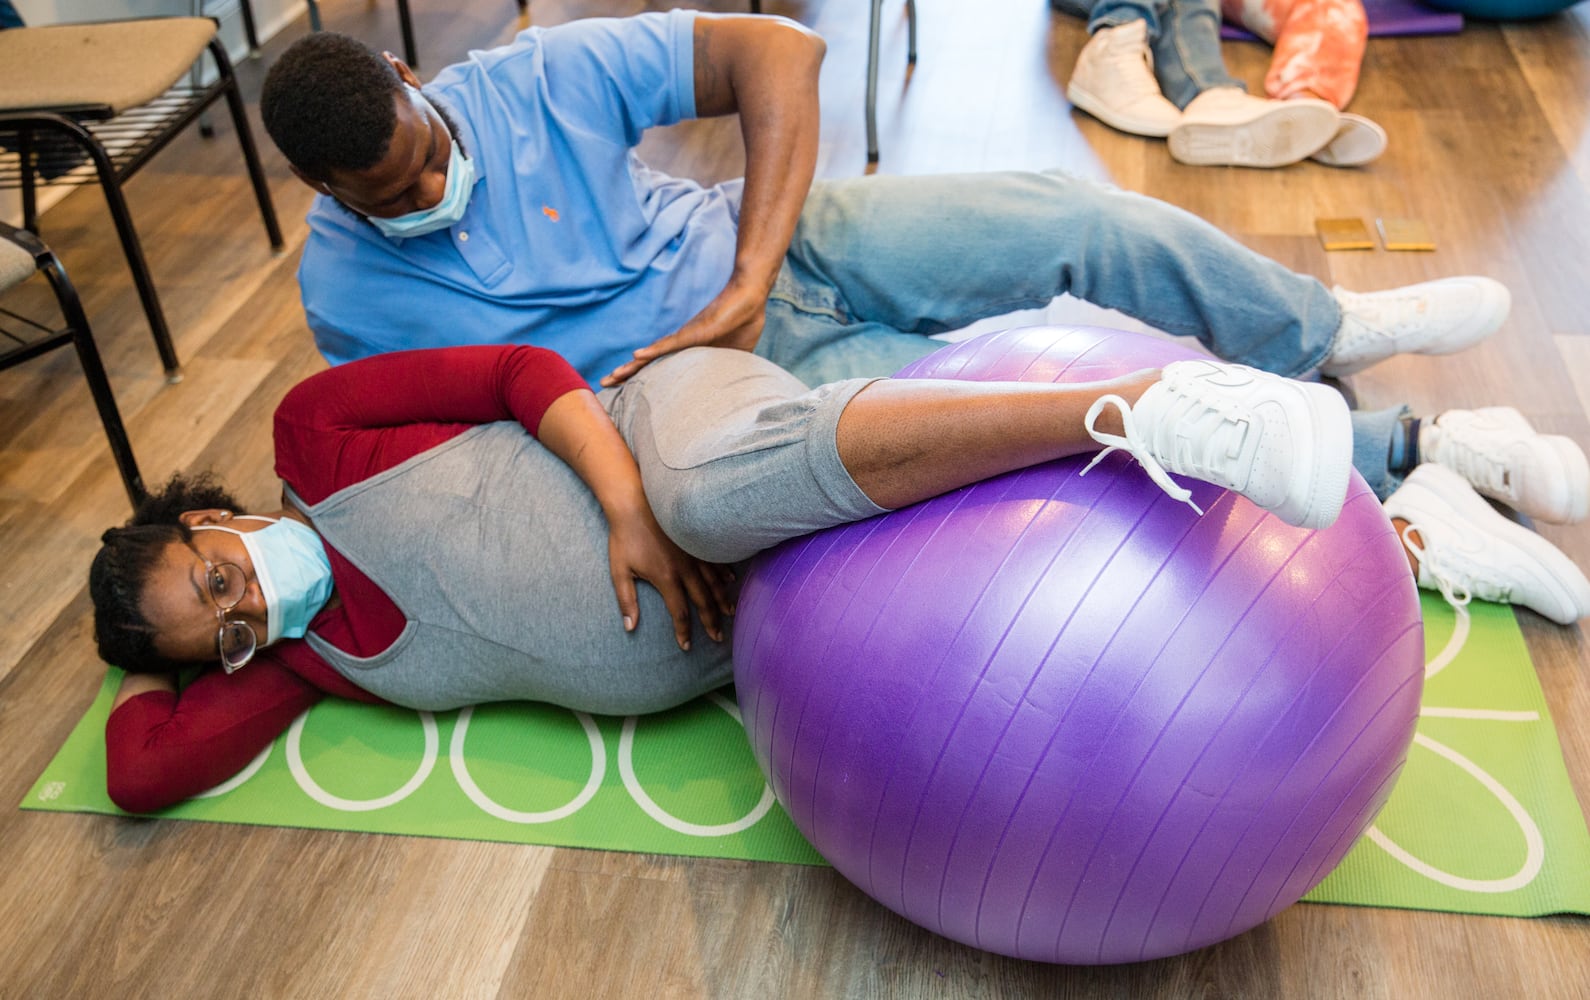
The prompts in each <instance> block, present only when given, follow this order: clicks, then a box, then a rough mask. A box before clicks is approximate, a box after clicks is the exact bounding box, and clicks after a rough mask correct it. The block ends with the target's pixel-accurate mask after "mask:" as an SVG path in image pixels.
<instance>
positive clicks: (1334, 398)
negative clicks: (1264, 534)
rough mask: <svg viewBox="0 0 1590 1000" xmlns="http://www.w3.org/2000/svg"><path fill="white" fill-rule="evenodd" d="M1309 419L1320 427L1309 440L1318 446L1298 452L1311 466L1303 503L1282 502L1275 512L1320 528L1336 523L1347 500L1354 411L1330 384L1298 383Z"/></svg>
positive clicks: (1305, 525)
mask: <svg viewBox="0 0 1590 1000" xmlns="http://www.w3.org/2000/svg"><path fill="white" fill-rule="evenodd" d="M1298 389H1299V391H1300V393H1301V396H1302V400H1303V402H1304V404H1305V405H1306V406H1307V407H1308V414H1309V421H1310V424H1311V426H1312V427H1314V428H1315V429H1316V430H1317V431H1320V430H1323V431H1324V433H1316V434H1314V435H1313V436H1312V437H1311V438H1310V439H1309V440H1310V441H1311V442H1313V444H1314V445H1317V447H1310V448H1308V449H1307V450H1304V451H1301V452H1299V455H1298V457H1299V458H1300V459H1301V461H1302V462H1303V463H1304V468H1307V469H1308V470H1310V473H1311V475H1310V478H1309V481H1308V484H1307V488H1306V489H1305V490H1304V491H1303V494H1304V496H1305V498H1306V499H1305V500H1304V502H1303V503H1302V504H1301V505H1297V504H1282V505H1281V506H1280V507H1277V508H1275V515H1276V516H1277V517H1279V518H1281V519H1282V520H1284V521H1286V522H1287V523H1289V524H1295V525H1297V526H1298V527H1300V528H1311V529H1315V530H1318V529H1320V528H1328V527H1330V526H1331V525H1332V524H1333V523H1335V521H1336V518H1337V517H1338V516H1339V515H1340V514H1341V512H1342V505H1343V504H1344V503H1346V501H1347V485H1348V481H1349V480H1350V478H1351V475H1352V467H1353V434H1352V413H1351V412H1350V411H1349V410H1348V408H1347V400H1345V399H1343V398H1342V395H1341V393H1339V392H1337V391H1336V390H1335V389H1332V388H1330V387H1328V386H1323V385H1305V384H1301V383H1300V384H1298ZM1332 428H1335V431H1334V432H1333V431H1332Z"/></svg>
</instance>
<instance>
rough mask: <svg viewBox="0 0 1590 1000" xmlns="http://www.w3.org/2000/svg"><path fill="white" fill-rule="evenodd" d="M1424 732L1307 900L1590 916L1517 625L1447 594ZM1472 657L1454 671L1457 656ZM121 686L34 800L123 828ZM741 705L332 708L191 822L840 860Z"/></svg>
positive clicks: (100, 704)
mask: <svg viewBox="0 0 1590 1000" xmlns="http://www.w3.org/2000/svg"><path fill="white" fill-rule="evenodd" d="M1424 609H1425V616H1426V622H1427V627H1426V642H1427V645H1428V647H1429V654H1430V657H1431V659H1432V666H1431V669H1430V674H1431V676H1430V679H1429V682H1428V684H1427V686H1426V690H1425V708H1424V713H1423V717H1422V718H1421V720H1420V723H1419V733H1418V737H1417V740H1416V742H1415V745H1414V747H1413V749H1412V751H1410V754H1409V759H1408V764H1407V767H1406V769H1405V770H1404V772H1403V775H1402V778H1401V780H1400V781H1399V783H1398V785H1397V788H1396V791H1395V793H1394V794H1393V795H1392V798H1391V801H1390V803H1389V804H1388V805H1387V807H1386V809H1385V810H1384V812H1383V813H1382V814H1381V816H1380V817H1379V818H1378V819H1377V820H1376V822H1375V825H1374V827H1373V829H1372V830H1371V831H1370V832H1369V833H1368V834H1367V835H1366V836H1365V837H1364V838H1363V839H1362V840H1361V841H1360V842H1359V843H1358V844H1357V846H1355V847H1354V849H1353V851H1352V852H1351V853H1350V854H1349V855H1348V857H1347V859H1346V860H1345V861H1344V862H1343V863H1342V865H1341V866H1340V867H1339V868H1338V869H1337V870H1336V871H1335V872H1334V873H1332V874H1331V875H1330V876H1329V877H1327V878H1326V879H1325V881H1324V882H1323V883H1321V884H1320V886H1319V887H1318V888H1316V889H1315V890H1314V892H1312V893H1310V894H1309V896H1308V897H1307V898H1308V899H1311V900H1316V901H1320V902H1332V903H1355V904H1360V905H1366V906H1395V907H1410V908H1416V909H1436V910H1452V911H1457V912H1463V913H1492V914H1503V915H1510V916H1539V915H1543V914H1548V913H1561V912H1576V913H1590V833H1587V831H1586V829H1585V820H1584V816H1583V814H1582V813H1581V812H1580V809H1579V805H1578V803H1577V802H1576V801H1575V799H1574V794H1573V789H1572V786H1571V785H1570V784H1569V782H1568V775H1567V771H1566V769H1565V768H1564V766H1563V761H1562V751H1561V749H1560V748H1559V746H1558V744H1557V737H1556V733H1555V731H1554V730H1553V729H1552V724H1551V718H1550V716H1549V714H1548V713H1547V710H1546V703H1545V699H1544V697H1543V696H1542V694H1541V690H1540V685H1539V683H1538V682H1537V681H1536V679H1535V673H1534V669H1533V668H1532V666H1531V665H1530V662H1529V656H1528V653H1527V651H1526V649H1525V647H1524V642H1523V636H1522V635H1520V633H1519V631H1518V626H1517V625H1516V623H1515V622H1514V620H1513V615H1512V611H1511V610H1510V609H1508V608H1504V607H1497V606H1492V605H1474V606H1473V608H1472V627H1471V628H1470V629H1469V630H1468V634H1467V636H1466V638H1464V637H1462V636H1459V638H1460V639H1462V645H1461V649H1460V650H1458V651H1457V653H1456V656H1455V658H1451V657H1450V656H1443V650H1445V649H1446V648H1447V646H1448V640H1449V639H1450V638H1451V637H1453V635H1454V632H1455V624H1456V619H1455V616H1454V615H1453V613H1452V611H1451V610H1450V609H1449V608H1447V606H1446V605H1445V604H1443V603H1442V602H1441V601H1440V600H1438V599H1431V598H1430V597H1429V596H1428V595H1426V598H1425V602H1424ZM1446 659H1450V662H1447V663H1446V664H1445V665H1444V666H1442V663H1443V661H1444V660H1446ZM118 681H119V675H118V674H117V673H116V672H115V671H111V676H109V677H107V678H106V681H105V684H104V686H103V687H102V688H101V690H100V693H99V697H98V698H97V699H96V700H95V702H94V704H93V706H92V707H91V708H90V709H89V711H88V714H87V715H86V716H85V717H84V718H83V720H82V721H81V722H80V723H79V724H78V726H77V728H76V729H75V730H74V731H73V732H72V734H71V736H70V737H69V738H68V739H67V741H66V745H65V746H63V747H62V748H61V751H60V752H59V753H58V754H57V755H56V757H55V759H54V760H53V761H52V762H51V763H50V765H49V767H48V768H47V769H46V770H45V772H44V774H43V775H42V776H41V777H40V778H39V780H38V781H37V782H36V783H35V784H34V786H33V788H32V790H31V791H29V793H28V795H27V798H26V800H25V801H24V802H23V803H22V807H23V808H25V809H42V810H57V811H73V812H96V813H111V814H114V813H118V812H119V810H117V809H116V807H115V806H113V805H112V804H111V802H110V800H109V799H108V798H107V797H106V795H105V765H104V743H103V736H102V734H103V732H104V724H105V717H106V715H107V714H108V712H109V710H110V703H111V699H112V697H113V693H114V691H115V689H116V686H117V683H118ZM738 715H739V713H738V709H737V708H736V707H735V705H734V703H733V702H732V701H731V700H730V699H729V698H726V697H724V696H723V695H721V694H713V695H709V696H707V697H706V698H703V699H700V700H698V701H696V702H694V703H692V704H690V705H686V706H684V707H682V708H679V709H676V710H674V711H672V712H667V713H662V714H659V715H652V716H645V717H642V718H639V719H635V718H626V719H620V718H593V717H590V716H585V715H580V714H576V713H570V712H567V711H562V710H559V709H554V708H550V707H547V706H544V705H530V704H504V705H490V706H485V707H482V708H477V709H465V710H462V711H459V712H449V713H443V714H438V715H434V716H432V715H430V714H428V713H415V712H410V711H406V710H403V709H395V708H375V707H371V706H367V705H358V704H354V703H351V702H339V701H328V702H325V703H323V704H321V705H319V706H317V707H315V708H314V709H312V710H311V711H310V712H308V713H307V714H306V715H305V716H303V717H302V718H300V719H299V720H298V721H297V722H296V723H295V724H294V725H293V727H292V729H291V730H290V731H289V732H287V733H286V734H284V735H283V736H281V737H279V738H278V739H277V740H276V742H275V744H274V745H272V746H271V747H270V748H269V749H268V750H267V751H266V752H265V753H264V754H262V755H261V756H260V758H259V759H257V760H256V761H255V762H254V763H253V764H251V765H250V766H249V767H248V768H247V769H245V770H244V772H243V773H242V774H240V775H238V777H236V778H234V779H233V780H231V781H229V782H227V783H226V784H225V785H222V786H221V787H220V788H219V789H217V790H215V791H213V792H212V793H211V794H209V795H208V796H206V797H203V798H199V799H195V800H191V801H189V802H185V803H182V804H181V805H178V806H176V807H174V808H172V809H170V810H168V811H167V812H166V813H165V814H164V815H166V816H168V817H171V818H176V819H194V820H209V821H212V822H223V823H252V824H258V825H269V826H300V827H313V828H320V829H332V830H362V831H366V832H371V833H398V834H410V835H417V836H429V837H453V838H460V839H469V840H492V841H507V842H511V843H525V844H553V845H559V846H570V847H590V848H603V849H608V850H622V851H645V852H656V853H662V854H682V855H696V856H704V857H722V858H742V859H747V860H756V861H782V862H790V863H797V864H822V859H821V858H819V857H818V856H817V854H816V852H815V851H813V850H812V848H811V847H810V846H809V845H808V844H807V843H806V842H805V840H803V839H802V838H801V836H800V834H799V832H798V831H796V830H795V828H794V826H793V825H792V824H791V823H790V821H789V819H788V818H787V817H786V816H785V815H784V812H783V810H782V809H780V808H779V807H778V805H777V804H776V803H775V802H774V801H773V797H772V794H771V793H770V792H769V791H768V789H767V786H766V785H765V784H764V783H763V781H762V777H761V775H760V774H759V773H758V771H757V768H756V762H755V760H754V759H753V758H752V756H751V751H750V748H749V746H748V745H747V743H746V740H745V737H744V734H743V732H742V731H741V729H740V727H739V723H738Z"/></svg>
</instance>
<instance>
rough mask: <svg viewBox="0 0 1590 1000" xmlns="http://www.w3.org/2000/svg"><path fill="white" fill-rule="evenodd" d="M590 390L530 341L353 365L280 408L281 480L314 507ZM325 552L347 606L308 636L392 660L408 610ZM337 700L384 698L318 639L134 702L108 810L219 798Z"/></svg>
mask: <svg viewBox="0 0 1590 1000" xmlns="http://www.w3.org/2000/svg"><path fill="white" fill-rule="evenodd" d="M586 388H587V385H586V382H585V380H584V379H582V378H580V376H579V374H578V373H577V372H575V371H574V369H573V368H571V367H570V366H569V365H568V364H567V363H566V362H565V361H564V360H563V359H562V358H561V357H559V356H558V355H556V354H553V353H552V352H550V351H546V350H543V349H541V348H538V347H529V346H525V345H492V346H481V347H449V348H441V349H437V350H429V351H403V352H399V353H395V354H384V355H378V356H376V357H371V358H365V359H363V360H360V361H354V362H351V363H349V364H346V365H342V366H340V367H337V368H332V369H330V370H328V371H324V372H321V373H319V374H318V375H314V376H312V377H310V378H308V379H305V380H304V381H303V382H301V383H300V384H299V385H297V386H296V387H294V388H293V389H292V391H290V392H289V393H288V394H287V395H286V397H285V398H283V400H282V402H281V405H280V406H278V407H277V409H276V420H275V428H274V433H275V443H276V473H277V475H278V476H280V477H281V479H282V481H283V482H284V483H286V484H287V485H289V486H291V487H292V489H293V491H294V492H295V493H297V494H298V496H299V498H300V499H302V500H303V501H304V503H306V504H316V503H319V502H320V501H322V500H324V499H326V498H327V497H329V496H331V495H332V494H333V493H336V492H337V491H338V490H341V489H344V488H346V487H348V486H351V485H353V484H355V483H358V482H362V481H363V480H365V479H368V478H369V477H371V476H374V475H376V474H377V473H380V472H384V471H385V470H387V469H390V468H392V467H393V466H395V465H398V464H400V463H402V462H404V461H406V460H408V459H409V458H412V457H413V456H415V455H418V454H420V453H421V452H424V451H427V450H429V449H431V448H434V447H435V446H436V445H438V444H441V443H442V442H444V441H447V440H448V439H450V438H452V437H454V436H456V435H458V434H461V433H463V432H464V431H466V430H468V429H469V428H470V427H474V426H476V425H478V424H485V423H495V422H497V421H504V420H513V421H517V422H518V423H520V424H521V425H523V426H524V428H525V429H526V430H527V431H529V432H530V433H531V434H532V435H534V434H536V433H537V431H538V430H539V428H540V425H541V418H542V417H543V416H544V415H545V414H546V411H547V408H548V407H549V406H551V405H552V402H553V401H554V400H556V399H557V398H558V397H559V396H562V395H564V394H565V393H567V392H570V391H573V390H577V389H586ZM326 554H327V555H328V556H329V557H330V560H331V575H332V578H333V580H334V581H335V583H336V589H337V595H338V596H339V597H340V598H341V602H340V604H339V605H338V606H337V607H335V608H329V609H326V610H322V611H321V612H320V613H319V614H318V615H316V616H315V619H314V620H313V621H312V622H311V623H310V628H311V629H312V630H313V631H314V632H315V633H316V634H317V635H319V636H320V637H321V638H323V639H325V640H327V641H329V642H330V643H331V644H332V645H334V646H336V647H337V648H339V649H342V650H345V651H347V652H349V653H351V654H353V655H355V656H361V657H367V656H373V655H375V654H377V653H379V652H381V651H382V650H384V649H386V648H387V647H388V646H389V645H391V643H392V642H393V641H394V640H395V639H396V638H397V637H398V634H399V633H400V632H401V631H402V630H403V625H404V615H403V611H402V609H400V608H399V607H398V606H397V605H396V604H395V603H393V601H392V599H391V598H390V597H388V596H387V595H386V593H385V592H383V591H382V590H381V588H380V587H378V586H376V584H375V583H374V582H373V581H371V580H370V578H369V577H367V576H365V575H364V574H363V573H361V572H360V571H359V570H358V569H357V568H355V567H354V565H353V564H352V563H350V562H349V561H348V560H347V559H345V558H344V557H343V556H342V555H341V554H340V553H339V552H337V551H336V550H335V549H332V548H331V547H330V546H327V548H326ZM328 694H329V695H334V696H337V697H342V698H353V699H357V700H360V701H367V702H379V701H380V699H379V698H376V697H375V696H374V695H372V694H369V693H368V692H366V691H363V690H361V689H360V688H358V687H356V686H355V685H353V684H352V683H351V682H349V681H348V680H347V679H345V678H344V677H343V676H342V675H341V674H339V673H337V671H336V670H334V669H333V668H332V667H331V665H330V664H328V663H327V662H326V661H325V660H324V659H322V658H321V657H320V656H319V654H317V653H316V652H315V651H314V650H313V649H312V648H310V646H309V644H308V643H307V642H305V641H303V640H302V639H288V640H284V641H282V642H279V643H277V644H275V645H274V646H271V647H270V648H269V649H265V650H261V651H260V652H259V653H258V654H257V655H256V656H255V657H254V659H253V660H251V661H250V662H249V664H248V665H247V666H245V667H244V668H243V669H241V670H239V671H237V672H236V673H232V674H227V673H225V672H223V671H220V670H205V671H204V672H203V673H201V674H200V675H199V676H198V677H197V678H195V679H194V680H193V682H192V683H190V684H188V685H187V686H186V687H184V688H183V689H182V690H181V691H180V692H170V691H149V692H146V693H144V694H140V695H138V696H136V697H133V698H130V699H128V700H127V701H125V702H123V703H122V704H121V705H120V706H118V707H117V708H116V710H115V711H113V712H112V713H111V715H110V718H109V720H107V722H106V724H105V759H106V766H107V779H106V783H107V786H108V790H109V793H110V798H111V801H112V802H114V803H116V805H118V806H120V807H121V808H122V809H126V810H128V811H129V812H149V811H152V810H155V809H161V808H164V807H165V806H168V805H171V804H172V803H175V802H180V801H181V800H183V799H186V798H189V797H191V796H193V795H196V794H198V793H199V792H202V791H204V790H205V789H207V788H212V787H214V786H215V785H217V784H219V783H220V782H222V781H224V780H226V779H227V778H229V777H231V776H232V775H233V774H236V773H237V772H238V771H240V770H242V769H243V767H244V766H246V765H247V764H248V762H249V761H250V760H252V759H253V758H254V757H255V756H256V755H257V754H258V753H259V752H260V751H261V750H263V749H264V748H265V747H266V746H267V745H268V744H269V743H270V742H271V741H272V740H274V739H275V738H276V736H277V735H278V734H280V733H281V732H283V731H284V730H286V728H287V727H288V726H289V725H291V724H292V721H293V720H294V719H295V718H297V717H298V715H299V714H300V713H302V712H303V711H304V710H305V709H307V708H309V707H310V706H311V705H313V704H315V703H316V702H317V701H319V700H320V699H321V698H323V697H325V696H326V695H328Z"/></svg>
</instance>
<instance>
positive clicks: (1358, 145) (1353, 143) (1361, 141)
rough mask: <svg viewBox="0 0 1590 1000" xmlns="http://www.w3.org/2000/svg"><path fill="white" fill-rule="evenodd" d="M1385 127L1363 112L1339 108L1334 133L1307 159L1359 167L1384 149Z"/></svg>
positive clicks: (1332, 165)
mask: <svg viewBox="0 0 1590 1000" xmlns="http://www.w3.org/2000/svg"><path fill="white" fill-rule="evenodd" d="M1387 142H1388V140H1387V138H1386V130H1385V129H1383V128H1381V127H1380V125H1379V124H1377V123H1375V122H1373V121H1370V120H1369V119H1368V118H1365V117H1364V116H1363V115H1355V114H1353V113H1352V112H1351V111H1343V112H1341V122H1340V123H1339V124H1338V125H1337V126H1336V134H1335V135H1334V136H1332V137H1331V141H1330V142H1327V143H1326V144H1325V147H1324V148H1323V149H1317V150H1315V151H1314V152H1313V153H1311V154H1310V155H1309V159H1311V160H1314V161H1316V162H1319V163H1323V164H1325V165H1326V166H1330V167H1361V166H1363V165H1364V164H1366V163H1368V162H1370V161H1371V160H1374V159H1378V158H1379V156H1380V154H1381V153H1384V152H1385V151H1386V144H1387Z"/></svg>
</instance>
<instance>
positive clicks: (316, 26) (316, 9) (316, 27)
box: [308, 0, 321, 31]
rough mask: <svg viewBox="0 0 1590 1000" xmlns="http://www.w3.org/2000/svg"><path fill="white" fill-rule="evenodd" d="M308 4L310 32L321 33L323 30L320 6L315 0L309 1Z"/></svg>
mask: <svg viewBox="0 0 1590 1000" xmlns="http://www.w3.org/2000/svg"><path fill="white" fill-rule="evenodd" d="M308 3H309V30H310V31H320V30H321V27H320V4H318V3H316V2H315V0H308Z"/></svg>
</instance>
